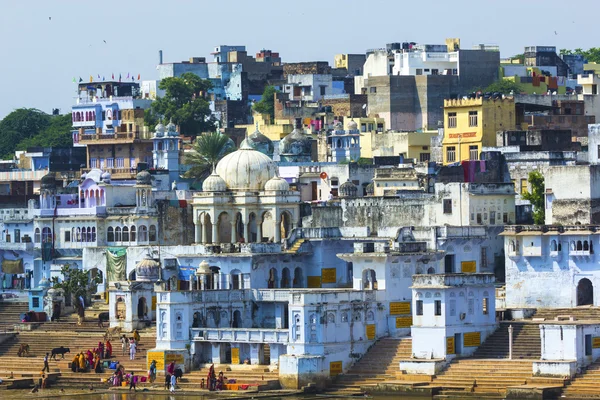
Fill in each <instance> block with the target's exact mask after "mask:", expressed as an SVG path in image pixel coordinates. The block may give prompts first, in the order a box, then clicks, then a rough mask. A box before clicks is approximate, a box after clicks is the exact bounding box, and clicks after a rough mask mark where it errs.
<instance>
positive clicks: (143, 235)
mask: <svg viewBox="0 0 600 400" xmlns="http://www.w3.org/2000/svg"><path fill="white" fill-rule="evenodd" d="M138 240H139V241H140V242H147V241H148V228H147V227H146V225H140V227H139V231H138Z"/></svg>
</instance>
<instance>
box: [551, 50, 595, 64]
mask: <svg viewBox="0 0 600 400" xmlns="http://www.w3.org/2000/svg"><path fill="white" fill-rule="evenodd" d="M559 53H560V55H561V56H562V55H565V54H568V55H571V54H574V55H580V56H583V58H585V59H586V60H587V61H588V62H593V63H600V47H592V48H590V49H587V50H583V49H575V50H569V49H560V52H559Z"/></svg>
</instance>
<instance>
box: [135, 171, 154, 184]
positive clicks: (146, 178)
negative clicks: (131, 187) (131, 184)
mask: <svg viewBox="0 0 600 400" xmlns="http://www.w3.org/2000/svg"><path fill="white" fill-rule="evenodd" d="M135 184H136V185H152V175H150V172H148V171H146V170H144V171H140V172H138V174H137V175H136V176H135Z"/></svg>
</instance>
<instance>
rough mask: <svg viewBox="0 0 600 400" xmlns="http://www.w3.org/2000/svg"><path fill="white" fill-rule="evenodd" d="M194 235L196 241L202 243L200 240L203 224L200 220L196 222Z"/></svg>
mask: <svg viewBox="0 0 600 400" xmlns="http://www.w3.org/2000/svg"><path fill="white" fill-rule="evenodd" d="M194 236H195V237H194V243H196V244H198V243H200V241H201V240H202V224H201V223H199V222H196V225H195V234H194Z"/></svg>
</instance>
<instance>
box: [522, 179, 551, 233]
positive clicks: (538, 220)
mask: <svg viewBox="0 0 600 400" xmlns="http://www.w3.org/2000/svg"><path fill="white" fill-rule="evenodd" d="M529 186H530V187H531V192H529V191H526V192H525V193H523V194H522V195H521V197H522V198H523V199H524V200H529V202H530V203H531V205H532V206H533V223H534V224H536V225H544V223H545V221H546V212H545V207H544V205H545V197H544V193H545V188H544V177H543V176H542V174H541V173H540V172H539V171H533V172H530V173H529Z"/></svg>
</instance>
